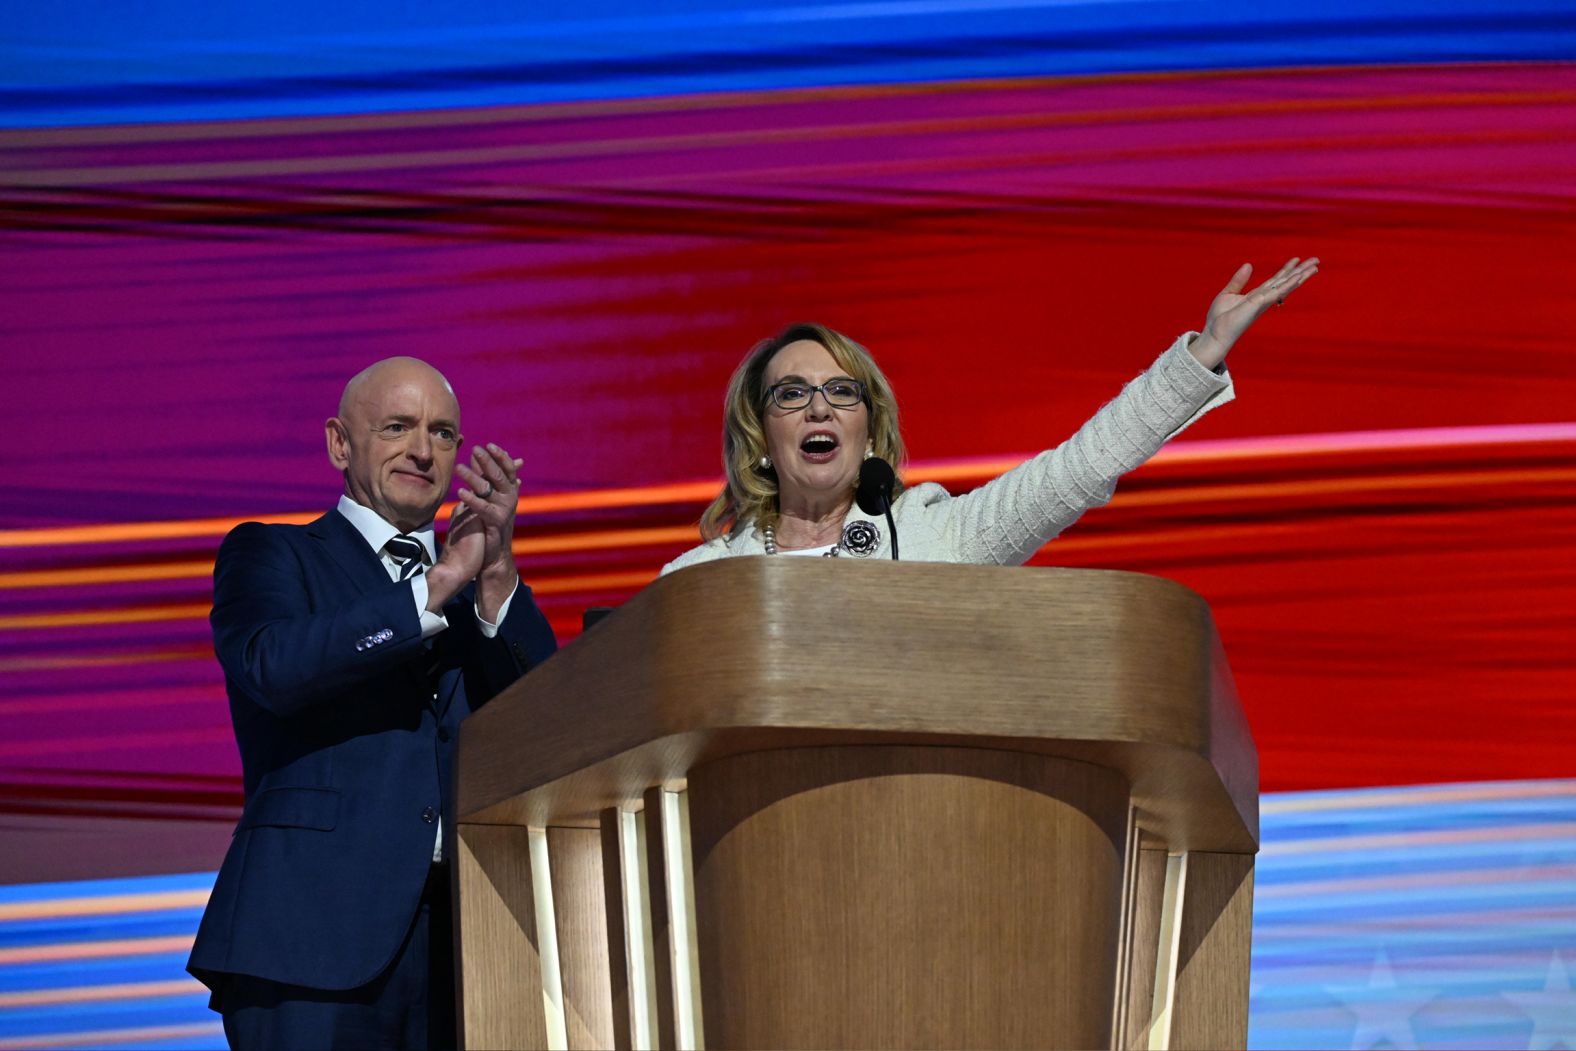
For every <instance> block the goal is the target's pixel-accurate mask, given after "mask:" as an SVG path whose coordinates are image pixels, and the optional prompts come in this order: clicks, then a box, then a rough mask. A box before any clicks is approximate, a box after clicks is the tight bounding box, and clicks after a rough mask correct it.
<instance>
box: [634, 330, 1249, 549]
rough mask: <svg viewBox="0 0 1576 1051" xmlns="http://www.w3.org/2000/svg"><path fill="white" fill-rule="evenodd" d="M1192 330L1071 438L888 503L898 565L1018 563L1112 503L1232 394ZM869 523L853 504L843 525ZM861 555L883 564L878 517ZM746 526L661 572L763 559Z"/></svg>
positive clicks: (757, 539)
mask: <svg viewBox="0 0 1576 1051" xmlns="http://www.w3.org/2000/svg"><path fill="white" fill-rule="evenodd" d="M1197 335H1198V333H1196V332H1189V333H1186V334H1185V335H1183V336H1180V337H1179V338H1178V339H1177V341H1176V342H1175V343H1173V344H1172V345H1171V347H1170V349H1168V350H1167V351H1166V352H1165V353H1164V354H1162V355H1160V357H1159V359H1158V360H1156V362H1155V363H1154V364H1153V365H1151V366H1150V367H1149V369H1148V370H1147V371H1146V372H1144V373H1143V374H1142V375H1140V376H1139V377H1138V378H1137V379H1135V380H1133V381H1132V382H1131V383H1129V384H1127V386H1125V387H1123V388H1122V392H1121V393H1120V394H1118V395H1117V396H1116V397H1115V398H1113V399H1112V400H1111V401H1110V402H1108V403H1106V405H1105V407H1103V408H1102V409H1101V410H1100V411H1099V412H1097V413H1095V415H1094V418H1093V419H1091V420H1089V422H1087V423H1085V424H1084V425H1083V426H1082V427H1080V428H1078V433H1076V434H1074V435H1073V436H1072V437H1071V438H1069V439H1067V440H1066V441H1065V442H1063V443H1062V444H1060V445H1058V446H1057V447H1056V448H1054V449H1050V450H1047V451H1046V452H1043V453H1040V455H1038V456H1036V457H1034V458H1033V459H1032V460H1029V461H1027V462H1025V463H1022V464H1019V465H1018V466H1017V467H1014V468H1013V469H1012V470H1010V471H1008V472H1007V473H1006V474H1004V475H1002V476H1000V477H999V478H994V479H992V480H991V481H989V482H987V483H985V484H984V485H982V486H980V487H979V488H978V489H976V490H974V491H973V492H971V493H967V494H965V495H963V496H953V495H952V494H950V493H948V492H947V491H946V490H945V489H943V488H942V487H941V486H939V485H937V484H936V483H935V482H925V483H923V484H920V485H916V486H914V487H913V488H912V489H905V490H904V491H903V493H902V494H901V495H900V496H899V497H898V498H897V500H896V501H895V502H894V503H893V505H892V517H893V520H894V521H895V522H896V523H897V533H898V546H899V549H900V551H901V554H902V559H903V560H904V561H905V562H972V563H980V564H989V565H1003V566H1017V565H1022V564H1023V563H1024V562H1026V561H1028V559H1029V558H1030V556H1032V555H1033V554H1034V553H1035V552H1036V551H1038V550H1039V549H1040V546H1041V545H1042V544H1044V543H1045V542H1046V541H1048V540H1050V539H1051V538H1053V537H1055V536H1056V535H1057V534H1058V533H1060V532H1061V531H1062V530H1064V529H1066V528H1067V527H1068V526H1070V525H1072V524H1073V523H1074V522H1075V521H1077V520H1078V516H1079V515H1081V514H1083V513H1084V512H1085V511H1087V510H1088V509H1089V508H1091V507H1099V506H1100V505H1102V504H1104V503H1106V502H1108V501H1109V500H1110V499H1111V494H1112V493H1114V492H1115V491H1116V483H1117V479H1119V478H1121V476H1122V475H1124V474H1126V473H1127V472H1128V471H1131V470H1132V469H1133V468H1135V467H1137V466H1138V465H1139V464H1141V463H1143V462H1144V461H1145V460H1147V459H1149V458H1150V457H1151V456H1153V455H1154V454H1155V453H1156V452H1157V451H1158V450H1159V449H1160V447H1161V446H1162V445H1164V444H1165V443H1166V441H1167V440H1169V439H1170V438H1171V437H1173V436H1174V435H1176V434H1177V433H1179V432H1180V431H1182V430H1183V429H1184V428H1186V427H1187V426H1188V425H1190V424H1191V423H1192V422H1193V421H1194V420H1196V419H1198V418H1199V417H1200V416H1202V415H1204V413H1206V412H1208V411H1209V410H1210V409H1213V408H1216V407H1217V406H1220V405H1224V404H1225V403H1226V402H1228V401H1230V400H1231V399H1232V397H1233V396H1234V392H1233V388H1232V382H1231V376H1230V375H1229V374H1228V373H1226V372H1225V371H1224V366H1222V371H1221V372H1219V373H1216V372H1213V371H1211V370H1210V369H1207V368H1205V367H1204V366H1203V365H1200V364H1199V363H1198V360H1197V359H1196V358H1194V357H1193V355H1192V354H1190V353H1188V349H1187V348H1188V346H1189V344H1191V343H1192V341H1193V340H1194V339H1195V338H1196V337H1197ZM859 520H865V521H870V520H871V517H870V516H869V515H866V514H865V513H864V512H863V511H861V510H859V508H858V507H857V506H855V507H853V508H851V509H850V511H849V513H848V517H847V518H846V519H845V520H844V525H845V526H846V525H847V524H848V523H849V522H854V521H859ZM875 524H876V526H877V529H878V530H879V532H880V534H881V539H880V542H879V543H878V544H877V545H876V547H875V550H873V551H871V552H870V553H869V555H868V556H867V557H869V558H891V557H892V550H891V538H890V537H888V536H887V535H886V533H887V525H886V522H885V520H884V518H883V519H882V520H880V521H879V522H876V523H875ZM765 553H766V545H765V541H764V539H763V538H762V536H761V533H760V531H759V530H758V529H756V528H755V527H754V525H753V523H752V524H748V525H743V526H740V527H738V528H736V529H735V530H734V532H732V533H731V534H729V535H727V536H723V537H717V538H716V539H714V540H708V541H706V542H705V543H703V544H701V545H700V546H699V547H696V548H691V549H690V550H689V551H686V552H684V553H683V554H682V555H680V556H679V557H678V558H676V559H674V560H673V561H672V562H669V563H668V564H667V565H666V566H664V567H663V568H662V572H663V573H671V572H673V571H674V570H676V569H683V568H684V567H686V566H693V565H696V564H698V563H701V562H710V561H712V560H714V559H718V558H730V557H732V556H734V555H764V554H765Z"/></svg>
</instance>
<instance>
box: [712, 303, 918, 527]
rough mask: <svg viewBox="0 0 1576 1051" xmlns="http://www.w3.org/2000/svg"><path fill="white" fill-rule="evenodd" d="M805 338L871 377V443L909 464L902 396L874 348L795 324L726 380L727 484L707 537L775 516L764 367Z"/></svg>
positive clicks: (848, 368)
mask: <svg viewBox="0 0 1576 1051" xmlns="http://www.w3.org/2000/svg"><path fill="white" fill-rule="evenodd" d="M802 339H803V340H809V341H811V342H813V343H819V344H820V345H821V346H823V347H825V348H826V352H827V353H828V354H830V355H832V360H833V361H835V362H837V367H838V368H840V369H842V370H843V371H844V372H846V373H847V374H848V375H849V376H850V377H851V378H853V379H856V380H858V381H859V382H861V383H863V384H864V385H865V407H866V408H868V409H869V410H870V441H871V449H872V451H873V452H874V454H875V455H876V456H879V457H881V458H882V459H883V460H885V461H887V462H888V463H890V464H891V465H892V466H893V468H894V469H901V467H902V465H903V458H904V453H903V436H902V434H901V433H899V431H898V426H897V399H896V398H894V397H893V396H892V385H891V384H889V383H888V382H887V378H886V376H884V375H883V374H882V372H881V369H880V368H879V367H878V366H877V365H876V362H875V359H874V358H872V357H871V356H870V352H869V351H868V350H866V349H865V348H864V347H861V346H860V345H859V344H858V343H855V342H854V341H853V340H851V339H849V338H848V337H847V336H845V335H843V334H842V333H840V332H834V331H833V330H832V329H829V328H827V327H826V326H825V325H817V324H815V323H813V322H801V323H799V324H795V325H789V326H788V327H787V328H785V329H783V330H782V331H781V332H779V333H778V334H777V335H775V336H773V337H772V338H771V339H765V340H762V341H761V342H759V343H757V344H756V345H755V347H754V349H752V350H751V351H750V353H749V354H748V355H746V356H745V358H744V361H743V362H741V363H740V364H739V367H738V368H737V369H735V370H734V373H733V379H731V380H729V381H728V394H727V397H726V399H725V401H724V405H723V426H722V469H723V473H724V475H725V476H726V479H727V480H726V484H725V485H724V486H723V490H722V492H720V493H718V494H717V498H716V499H715V500H713V501H712V502H711V506H710V507H708V508H706V513H705V514H703V515H701V516H700V534H701V536H702V537H703V538H705V539H707V540H711V539H713V538H714V537H718V536H721V535H723V534H724V533H735V532H738V531H739V530H740V529H743V528H747V527H748V526H750V525H752V524H753V525H754V526H756V527H757V528H760V527H764V526H775V525H776V524H777V515H778V506H777V472H776V471H775V470H773V469H771V468H769V467H765V468H763V467H762V466H761V458H762V457H763V456H765V455H766V427H765V424H764V422H763V414H764V413H765V411H766V401H767V398H768V397H769V395H768V394H767V391H766V369H767V366H768V365H770V364H771V360H772V357H773V356H774V355H775V354H776V353H777V352H778V351H779V350H782V349H783V348H784V347H786V346H787V345H788V344H790V343H796V342H798V341H799V340H802ZM902 491H903V483H902V482H901V481H898V482H897V483H895V484H894V485H893V490H892V497H893V499H896V498H897V494H899V493H901V492H902Z"/></svg>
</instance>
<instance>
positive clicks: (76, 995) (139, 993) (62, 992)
mask: <svg viewBox="0 0 1576 1051" xmlns="http://www.w3.org/2000/svg"><path fill="white" fill-rule="evenodd" d="M207 991H208V989H207V986H205V985H203V984H202V983H201V982H199V981H198V980H197V979H195V978H171V979H168V980H166V981H162V982H123V983H120V984H118V985H73V986H68V987H66V988H63V989H29V990H28V991H27V992H25V993H0V1009H3V1008H7V1007H43V1006H45V1005H47V1004H90V1003H103V1002H106V1001H110V1000H141V999H144V998H146V997H150V996H186V995H188V994H191V993H199V992H201V993H206V992H207Z"/></svg>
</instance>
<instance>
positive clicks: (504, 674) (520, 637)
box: [445, 583, 558, 706]
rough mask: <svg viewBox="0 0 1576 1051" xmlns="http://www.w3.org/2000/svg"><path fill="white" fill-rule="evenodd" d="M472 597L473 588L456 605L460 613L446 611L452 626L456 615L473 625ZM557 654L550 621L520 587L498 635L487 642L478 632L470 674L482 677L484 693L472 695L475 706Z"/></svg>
mask: <svg viewBox="0 0 1576 1051" xmlns="http://www.w3.org/2000/svg"><path fill="white" fill-rule="evenodd" d="M473 594H474V592H473V590H472V588H471V587H467V588H466V589H465V590H464V591H463V592H462V593H461V600H460V602H459V603H457V605H458V606H460V609H459V610H454V611H450V610H449V609H446V610H445V613H446V614H447V616H448V618H449V621H450V623H451V624H452V623H454V621H455V619H456V616H457V615H469V617H470V619H471V621H472V622H473V624H474V622H475V605H474V600H473V598H472V596H473ZM557 650H558V640H557V638H556V637H555V636H554V635H553V629H552V626H551V625H550V624H548V622H547V617H546V616H544V615H543V613H542V611H541V610H540V609H539V608H538V607H537V605H536V599H535V598H534V597H533V596H532V594H531V589H530V588H529V587H527V586H526V585H525V584H523V583H522V584H520V585H519V587H518V588H517V590H516V591H515V593H514V596H513V597H512V598H511V599H510V600H509V612H508V615H507V616H505V617H504V618H503V622H502V623H500V624H499V625H498V634H497V635H495V636H493V637H492V638H487V637H486V636H485V635H483V634H482V632H481V630H480V629H479V628H477V630H476V632H475V636H474V642H473V649H472V652H471V658H470V661H469V662H468V663H471V664H472V665H473V667H472V668H471V669H470V670H471V671H472V672H474V673H475V674H477V675H478V676H479V677H480V679H479V681H480V685H481V689H480V690H479V691H476V690H473V691H472V696H471V702H472V704H473V705H475V706H479V705H480V704H482V703H485V702H486V701H488V700H491V699H492V698H493V697H495V696H497V694H499V693H500V692H502V691H503V690H504V689H506V688H508V687H509V686H510V685H511V684H512V683H513V682H514V681H515V680H516V679H518V678H519V677H520V676H522V675H524V674H525V673H526V672H528V671H530V670H531V669H532V668H534V667H536V666H537V665H538V664H540V663H542V662H543V661H545V660H546V659H547V658H549V657H551V656H552V655H553V654H554V653H555V652H557Z"/></svg>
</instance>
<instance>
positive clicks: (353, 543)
mask: <svg viewBox="0 0 1576 1051" xmlns="http://www.w3.org/2000/svg"><path fill="white" fill-rule="evenodd" d="M306 528H307V533H308V535H310V536H312V537H315V538H316V539H317V540H319V541H321V542H322V544H323V548H324V550H326V551H327V552H328V553H329V555H330V556H331V557H332V558H333V560H334V562H335V563H337V564H338V566H339V568H340V570H341V571H342V572H343V573H344V574H345V576H347V577H348V578H349V579H350V580H351V582H352V583H354V584H355V585H356V589H357V590H358V591H360V592H362V593H366V592H368V591H371V590H373V589H375V588H380V587H387V586H388V585H389V583H390V581H389V574H388V570H387V569H385V568H384V567H383V561H382V559H380V558H379V557H378V555H377V553H376V552H375V551H373V550H372V548H371V547H370V546H369V545H368V544H367V540H366V537H364V536H362V535H361V533H360V532H359V531H358V530H357V529H356V527H355V526H353V525H351V524H350V520H349V519H347V518H346V517H345V516H344V515H342V514H340V513H339V512H338V511H330V512H329V513H328V514H326V515H324V516H323V517H322V518H319V519H318V520H317V521H315V522H313V523H312V524H311V525H309V526H307V527H306ZM461 595H464V592H461ZM458 601H459V599H458V598H456V599H455V601H454V602H450V603H449V604H448V605H447V606H445V607H444V615H445V616H447V617H449V623H450V625H453V624H454V623H455V621H454V619H453V614H454V612H455V611H456V608H457V607H456V603H457V602H458ZM452 630H453V629H452V627H451V629H450V631H440V632H439V633H438V634H437V635H434V636H433V637H432V638H431V639H430V640H429V642H430V643H431V645H430V646H429V647H428V648H426V649H425V650H424V651H423V652H422V654H421V655H420V656H419V657H417V658H415V659H414V660H412V661H410V662H409V666H410V669H411V674H413V675H416V676H418V677H419V678H421V679H423V680H426V681H432V680H433V679H434V678H436V680H437V682H436V693H437V696H436V697H433V696H431V693H432V691H426V692H427V693H428V697H427V706H428V707H430V708H431V709H432V710H433V712H434V714H436V715H437V717H438V718H439V720H442V718H443V715H444V713H445V712H446V711H448V708H449V704H450V702H451V701H452V700H453V699H454V692H455V690H456V689H458V687H459V683H460V679H459V676H460V671H459V668H458V663H459V662H458V660H457V659H456V658H455V656H454V655H453V654H452V653H451V652H450V650H451V649H452V647H453V645H454V642H455V640H454V639H453V638H450V637H448V636H450V635H452ZM435 663H436V666H437V669H438V670H437V672H436V673H434V672H433V671H432V669H433V666H434V664H435ZM450 668H453V669H454V670H453V673H452V674H445V673H446V672H449V670H450Z"/></svg>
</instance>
